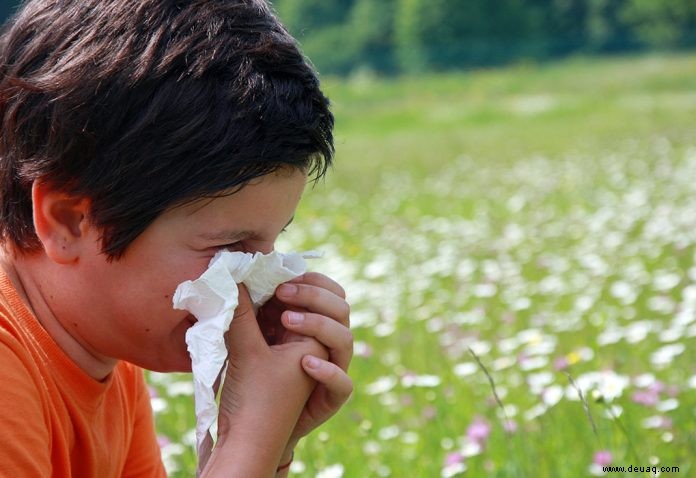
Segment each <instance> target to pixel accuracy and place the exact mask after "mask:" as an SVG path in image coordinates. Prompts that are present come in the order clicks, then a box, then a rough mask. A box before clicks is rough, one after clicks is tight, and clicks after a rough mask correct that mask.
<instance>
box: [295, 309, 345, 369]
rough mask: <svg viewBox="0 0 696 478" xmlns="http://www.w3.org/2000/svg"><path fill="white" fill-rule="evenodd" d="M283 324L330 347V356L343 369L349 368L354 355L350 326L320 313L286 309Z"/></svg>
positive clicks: (296, 332)
mask: <svg viewBox="0 0 696 478" xmlns="http://www.w3.org/2000/svg"><path fill="white" fill-rule="evenodd" d="M282 321H283V325H285V327H286V328H287V329H288V330H289V331H291V332H294V333H295V334H301V335H302V336H306V337H313V338H314V339H316V340H317V341H319V342H320V343H321V344H322V345H324V346H325V347H326V348H328V349H329V358H330V360H331V362H333V363H335V364H336V365H338V366H339V368H341V369H342V370H346V371H347V370H348V366H349V365H350V360H351V358H352V357H353V334H352V333H351V331H350V329H348V327H346V326H344V325H342V324H340V323H339V322H337V321H335V320H332V319H330V318H329V317H325V316H323V315H319V314H313V313H302V312H296V311H285V312H283V315H282Z"/></svg>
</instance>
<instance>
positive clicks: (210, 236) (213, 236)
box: [198, 215, 295, 242]
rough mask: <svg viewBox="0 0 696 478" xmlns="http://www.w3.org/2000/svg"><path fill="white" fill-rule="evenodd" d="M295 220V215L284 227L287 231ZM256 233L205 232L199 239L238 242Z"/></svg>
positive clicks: (229, 230) (231, 231)
mask: <svg viewBox="0 0 696 478" xmlns="http://www.w3.org/2000/svg"><path fill="white" fill-rule="evenodd" d="M294 220H295V216H294V215H293V216H292V217H291V218H290V220H289V221H288V223H287V224H285V226H284V227H283V229H285V228H286V227H288V226H289V225H290V224H292V221H294ZM255 235H256V233H254V232H252V231H235V230H231V229H226V230H222V231H217V232H212V233H210V232H204V233H203V234H199V235H198V237H200V238H201V239H205V240H207V241H226V242H236V241H239V240H241V239H244V238H247V237H254V236H255Z"/></svg>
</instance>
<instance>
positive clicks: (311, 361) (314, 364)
mask: <svg viewBox="0 0 696 478" xmlns="http://www.w3.org/2000/svg"><path fill="white" fill-rule="evenodd" d="M305 365H307V367H309V368H314V369H316V368H319V366H320V365H321V362H320V361H319V359H318V358H316V357H312V356H311V355H310V356H308V357H306V358H305Z"/></svg>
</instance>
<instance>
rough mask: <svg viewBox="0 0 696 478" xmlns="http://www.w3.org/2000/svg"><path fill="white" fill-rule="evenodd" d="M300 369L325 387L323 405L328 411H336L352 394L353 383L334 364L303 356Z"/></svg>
mask: <svg viewBox="0 0 696 478" xmlns="http://www.w3.org/2000/svg"><path fill="white" fill-rule="evenodd" d="M302 368H303V369H304V371H305V372H306V373H307V375H309V376H310V377H312V378H313V379H314V380H316V381H317V382H318V383H320V384H321V385H323V386H324V387H325V389H326V397H325V405H326V407H327V408H328V409H330V410H337V409H338V408H339V407H340V406H341V405H343V404H344V403H345V402H346V400H348V398H349V397H350V395H351V393H353V381H352V380H351V379H350V377H349V376H348V374H347V373H346V372H344V371H343V370H341V369H340V368H339V367H338V365H336V364H333V363H331V362H328V361H326V360H322V359H320V358H317V357H314V356H313V355H305V356H304V357H302Z"/></svg>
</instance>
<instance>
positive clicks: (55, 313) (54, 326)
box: [0, 251, 117, 381]
mask: <svg viewBox="0 0 696 478" xmlns="http://www.w3.org/2000/svg"><path fill="white" fill-rule="evenodd" d="M42 256H43V254H42V253H36V254H33V255H19V254H11V253H8V252H4V251H3V252H2V254H0V267H1V268H2V269H3V270H4V271H5V273H6V274H7V276H8V277H9V279H10V281H11V282H12V285H13V286H14V288H15V289H16V290H17V293H18V294H19V296H20V298H21V299H22V300H23V301H24V303H25V305H26V306H27V308H28V309H29V310H30V311H31V312H32V313H33V314H34V316H35V317H36V319H37V320H38V322H39V323H40V324H41V326H42V327H43V328H44V329H45V330H46V332H47V333H48V334H49V335H50V336H51V337H52V338H53V340H54V341H55V342H56V344H58V346H59V347H60V348H61V349H62V350H63V352H65V354H66V355H67V356H68V357H70V359H71V360H72V361H73V362H75V363H76V364H77V365H78V367H80V368H81V369H82V370H84V371H85V373H87V374H88V375H89V376H90V377H92V378H94V379H95V380H98V381H102V380H104V379H106V378H107V377H108V376H109V374H110V373H111V372H112V371H113V369H114V367H115V366H116V363H117V361H116V360H114V359H111V358H108V357H103V356H100V355H99V354H97V353H96V352H95V351H93V350H92V349H91V347H90V346H89V344H88V343H87V342H86V341H85V340H84V339H83V338H82V337H81V336H80V334H79V324H80V322H81V321H82V320H84V314H81V313H74V314H71V313H70V312H68V311H62V309H61V307H60V306H59V305H58V301H54V300H53V299H54V298H57V297H60V296H62V295H64V294H61V291H60V288H59V287H54V284H56V282H55V281H54V280H53V279H54V278H55V274H54V273H53V272H54V271H53V270H52V269H53V268H54V267H55V266H54V265H52V264H51V263H49V261H48V260H47V258H45V257H42ZM35 277H40V278H41V280H40V281H37V280H35ZM66 324H71V325H72V327H70V326H66Z"/></svg>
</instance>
